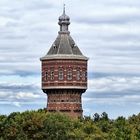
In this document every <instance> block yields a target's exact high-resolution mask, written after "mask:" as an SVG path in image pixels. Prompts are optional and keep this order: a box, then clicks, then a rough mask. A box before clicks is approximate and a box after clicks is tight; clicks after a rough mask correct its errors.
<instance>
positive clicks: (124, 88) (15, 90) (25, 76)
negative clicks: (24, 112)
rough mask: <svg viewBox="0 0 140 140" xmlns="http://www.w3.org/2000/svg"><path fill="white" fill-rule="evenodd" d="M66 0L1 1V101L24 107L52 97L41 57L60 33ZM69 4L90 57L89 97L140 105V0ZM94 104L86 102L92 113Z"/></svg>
mask: <svg viewBox="0 0 140 140" xmlns="http://www.w3.org/2000/svg"><path fill="white" fill-rule="evenodd" d="M79 3H80V6H79ZM62 5H63V4H62V2H58V1H57V2H56V0H51V1H47V0H42V1H41V2H40V0H30V1H27V0H22V1H19V0H13V1H9V0H1V1H0V8H1V12H0V34H1V36H0V79H1V81H0V97H1V98H0V104H8V103H9V104H10V105H11V104H13V105H14V106H17V107H21V108H20V109H23V108H22V107H23V106H24V107H25V106H26V107H27V106H28V105H29V104H30V106H31V105H33V104H34V105H35V103H36V104H37V103H38V104H39V103H40V102H41V103H42V102H43V103H45V102H46V101H45V98H46V95H45V94H42V93H41V92H42V91H41V87H40V83H41V80H40V77H41V76H40V75H41V65H40V60H39V58H40V57H42V56H44V55H45V54H46V53H47V51H48V49H49V48H50V46H51V44H52V43H53V41H54V40H55V38H56V37H57V32H58V31H59V25H57V22H58V17H59V16H60V15H61V14H62ZM66 5H67V6H66V13H67V14H68V15H69V16H70V18H71V25H70V32H71V36H72V37H73V39H74V40H75V42H76V43H77V45H78V46H79V48H80V49H81V50H82V52H83V54H84V55H85V56H88V57H89V58H90V59H89V62H88V71H89V90H87V93H86V94H84V96H83V97H84V101H85V102H86V103H87V101H88V100H91V102H94V103H97V104H103V105H105V104H112V105H114V104H119V103H120V102H121V103H122V104H123V103H125V104H127V105H128V104H129V103H130V102H131V103H134V104H139V91H140V87H139V85H140V78H139V77H140V61H139V60H140V55H139V53H140V47H139V46H140V42H139V40H140V34H139V32H140V20H139V17H140V14H139V13H140V10H139V9H140V2H139V1H138V0H129V1H127V0H123V1H122V0H112V1H110V0H106V1H104V0H94V1H93V0H87V1H80V0H76V1H74V0H68V1H67V2H66ZM79 11H80V12H79ZM11 83H12V84H11ZM45 105H46V103H45ZM91 107H92V104H90V105H89V107H87V106H85V108H89V109H88V110H87V112H89V111H90V110H91Z"/></svg>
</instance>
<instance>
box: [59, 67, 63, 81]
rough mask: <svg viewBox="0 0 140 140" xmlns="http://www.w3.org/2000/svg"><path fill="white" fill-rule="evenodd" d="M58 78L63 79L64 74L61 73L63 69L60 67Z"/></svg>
mask: <svg viewBox="0 0 140 140" xmlns="http://www.w3.org/2000/svg"><path fill="white" fill-rule="evenodd" d="M58 79H59V80H63V79H64V74H63V69H62V68H60V69H59V71H58Z"/></svg>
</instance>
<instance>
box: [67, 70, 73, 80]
mask: <svg viewBox="0 0 140 140" xmlns="http://www.w3.org/2000/svg"><path fill="white" fill-rule="evenodd" d="M67 79H68V80H72V70H71V69H69V70H68V72H67Z"/></svg>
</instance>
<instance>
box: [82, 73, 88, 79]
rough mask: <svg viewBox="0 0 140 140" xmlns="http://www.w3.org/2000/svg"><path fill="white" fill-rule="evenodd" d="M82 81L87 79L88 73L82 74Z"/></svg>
mask: <svg viewBox="0 0 140 140" xmlns="http://www.w3.org/2000/svg"><path fill="white" fill-rule="evenodd" d="M82 79H83V80H86V79H87V72H85V71H83V72H82Z"/></svg>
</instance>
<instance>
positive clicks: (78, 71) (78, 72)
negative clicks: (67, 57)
mask: <svg viewBox="0 0 140 140" xmlns="http://www.w3.org/2000/svg"><path fill="white" fill-rule="evenodd" d="M76 76H77V80H80V70H77V75H76Z"/></svg>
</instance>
